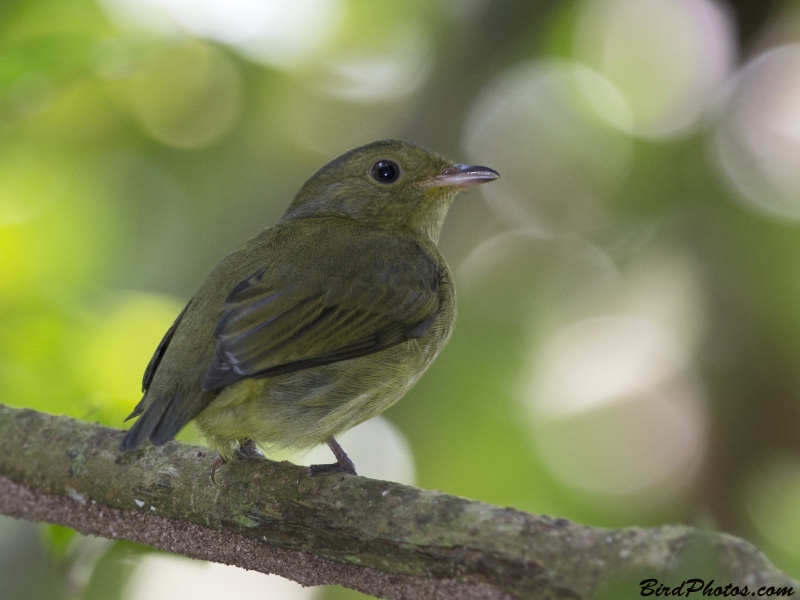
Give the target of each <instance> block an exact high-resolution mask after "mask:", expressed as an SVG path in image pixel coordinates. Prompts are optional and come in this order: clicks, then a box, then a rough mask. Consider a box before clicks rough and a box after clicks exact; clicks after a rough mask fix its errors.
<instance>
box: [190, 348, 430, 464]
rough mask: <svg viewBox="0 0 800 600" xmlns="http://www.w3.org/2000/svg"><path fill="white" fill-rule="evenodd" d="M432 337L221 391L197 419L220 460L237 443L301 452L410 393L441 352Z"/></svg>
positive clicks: (238, 384)
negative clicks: (245, 441) (217, 451)
mask: <svg viewBox="0 0 800 600" xmlns="http://www.w3.org/2000/svg"><path fill="white" fill-rule="evenodd" d="M436 337H437V336H430V337H429V336H427V335H426V336H424V337H423V338H421V339H419V340H410V341H408V342H404V343H403V344H399V345H397V346H394V347H392V348H388V349H386V350H384V351H382V352H377V353H375V354H370V355H367V356H363V357H359V358H355V359H351V360H346V361H341V362H337V363H332V364H330V365H324V366H320V367H314V368H311V369H304V370H301V371H296V372H294V373H288V374H285V375H279V376H276V377H266V378H263V379H247V380H243V381H240V382H238V383H236V384H234V385H231V386H229V387H227V388H225V389H224V390H223V391H222V392H221V393H220V395H219V396H218V397H217V398H216V399H215V400H214V401H213V402H212V403H211V404H210V405H209V406H208V407H207V408H206V409H205V410H204V411H203V412H202V413H201V414H200V415H199V416H198V417H197V425H198V428H199V429H200V431H201V432H202V433H203V434H204V435H205V436H206V438H208V440H209V442H210V443H211V445H212V446H214V447H216V448H217V449H219V450H220V452H221V453H222V454H223V455H225V454H227V453H228V449H229V448H231V445H232V444H233V443H235V442H236V441H237V440H241V439H245V438H250V439H253V440H255V441H256V442H258V443H260V444H263V445H265V446H267V447H275V448H295V449H303V448H309V447H312V446H315V445H317V444H321V443H323V442H324V441H325V440H326V439H327V438H328V437H330V436H335V435H338V434H340V433H342V432H344V431H346V430H347V429H349V428H351V427H354V426H355V425H358V424H359V423H361V422H363V421H365V420H367V419H369V418H371V417H373V416H375V415H377V414H379V413H381V412H383V411H384V410H386V409H387V408H389V407H390V406H391V405H392V404H394V403H395V402H397V400H399V399H400V398H401V397H402V396H403V394H405V393H406V392H407V391H408V390H409V388H411V386H413V385H414V384H415V383H416V382H417V380H418V379H419V378H420V376H421V375H422V374H423V372H424V371H425V370H426V369H427V367H428V365H430V363H431V362H432V361H433V359H434V358H435V357H436V355H437V354H438V352H439V350H440V349H441V347H442V346H443V345H444V344H443V342H444V340H441V339H438V340H437V339H436Z"/></svg>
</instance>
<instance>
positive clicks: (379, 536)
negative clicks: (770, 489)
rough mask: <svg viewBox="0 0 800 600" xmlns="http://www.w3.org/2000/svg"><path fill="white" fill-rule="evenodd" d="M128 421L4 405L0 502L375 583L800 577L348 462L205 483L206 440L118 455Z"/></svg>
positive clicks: (734, 544) (289, 573) (301, 578)
mask: <svg viewBox="0 0 800 600" xmlns="http://www.w3.org/2000/svg"><path fill="white" fill-rule="evenodd" d="M122 435H123V434H122V432H121V431H118V430H115V429H110V428H107V427H101V426H98V425H92V424H89V423H84V422H80V421H76V420H73V419H68V418H66V417H53V416H50V415H45V414H42V413H38V412H35V411H32V410H25V409H13V408H9V407H5V406H3V405H0V513H3V514H6V515H9V516H12V517H16V518H22V519H27V520H31V521H46V522H50V523H59V524H62V525H66V526H69V527H72V528H74V529H76V530H78V531H80V532H81V533H84V534H90V535H97V536H102V537H107V538H111V539H125V540H130V541H134V542H138V543H142V544H147V545H150V546H153V547H155V548H158V549H161V550H167V551H170V552H175V553H177V554H182V555H184V556H189V557H192V558H200V559H205V560H211V561H215V562H221V563H225V564H232V565H238V566H240V567H244V568H246V569H252V570H256V571H261V572H262V573H277V574H278V575H281V576H283V577H287V578H289V579H292V580H294V581H297V582H300V583H301V584H303V585H322V584H339V585H343V586H345V587H349V588H352V589H356V590H359V591H361V592H365V593H368V594H373V595H375V596H379V597H383V598H397V599H406V598H408V599H412V598H413V599H415V600H424V599H428V598H430V599H433V598H437V599H438V598H466V599H473V598H474V599H478V598H480V599H484V598H487V599H511V598H542V599H544V598H561V599H563V598H575V599H578V598H594V597H597V595H598V594H599V593H601V591H602V590H603V589H611V588H612V587H614V586H619V585H621V583H620V582H623V583H622V584H623V585H625V586H627V587H626V588H625V589H627V590H629V595H630V596H631V597H633V596H639V591H640V588H639V586H638V583H639V581H641V580H642V579H646V578H648V577H654V578H657V579H659V580H661V581H665V582H666V581H672V582H673V584H674V585H677V584H679V583H680V581H679V580H682V579H691V578H695V577H703V576H704V574H701V573H699V572H698V571H697V570H695V571H694V572H692V569H693V568H694V567H693V566H692V565H693V564H695V563H693V562H692V560H693V559H692V557H693V556H694V557H696V556H698V549H699V550H701V551H702V552H700V554H702V555H703V557H704V559H703V561H702V562H703V564H705V565H708V563H709V561H708V560H707V558H708V556H715V557H716V566H715V567H714V569H713V577H714V578H715V584H714V585H715V586H716V585H722V586H724V585H726V584H727V583H732V584H733V585H737V586H740V587H741V586H744V585H747V586H748V587H749V589H750V590H756V589H757V588H759V587H761V586H774V587H776V588H779V587H788V588H793V589H794V590H800V587H798V586H797V584H796V583H795V582H794V581H792V580H791V579H790V578H789V577H787V576H786V575H784V574H782V573H780V572H779V571H778V570H776V569H775V567H773V566H772V565H771V564H770V563H769V562H768V561H767V560H766V559H765V558H764V556H763V555H762V554H761V553H760V552H759V551H758V550H756V549H755V548H754V547H753V546H751V545H750V544H748V543H746V542H744V541H742V540H739V539H736V538H734V537H731V536H728V535H724V534H711V533H705V532H700V531H697V530H695V529H692V528H688V527H684V526H665V527H658V528H653V529H638V528H627V529H619V530H607V529H599V528H593V527H587V526H584V525H579V524H575V523H571V522H568V521H566V520H564V519H553V518H550V517H546V516H535V515H531V514H528V513H524V512H521V511H518V510H514V509H511V508H500V507H497V506H492V505H489V504H484V503H480V502H475V501H471V500H466V499H463V498H458V497H455V496H450V495H447V494H442V493H438V492H431V491H425V490H420V489H417V488H412V487H408V486H403V485H399V484H396V483H388V482H385V481H376V480H370V479H366V478H363V477H351V476H349V475H327V476H318V477H316V478H314V479H310V480H308V479H306V480H304V481H303V483H302V485H301V486H300V487H299V488H298V486H297V484H296V481H297V477H298V474H299V473H300V467H297V466H296V465H293V464H290V463H287V462H282V463H276V462H272V461H267V460H246V461H243V462H241V463H239V464H237V465H230V466H226V467H223V468H222V469H221V470H220V472H219V473H218V476H219V477H220V478H221V479H222V481H221V482H220V485H217V486H215V485H212V484H211V482H210V481H209V477H208V472H209V465H210V463H211V461H212V460H213V456H209V455H208V454H207V452H206V450H205V449H204V448H200V447H197V446H190V445H187V444H180V443H176V442H171V443H169V444H166V445H165V446H162V447H160V448H155V447H153V446H147V447H146V448H140V449H138V450H136V451H134V452H131V453H129V454H125V455H120V454H119V452H117V446H118V445H119V442H120V440H121V439H122ZM712 562H713V561H712ZM707 576H709V577H710V576H711V575H707ZM614 589H617V588H614ZM626 595H628V593H626ZM748 595H749V594H748Z"/></svg>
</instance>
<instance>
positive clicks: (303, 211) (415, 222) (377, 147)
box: [283, 140, 500, 241]
mask: <svg viewBox="0 0 800 600" xmlns="http://www.w3.org/2000/svg"><path fill="white" fill-rule="evenodd" d="M498 177H500V174H499V173H498V172H497V171H495V170H493V169H490V168H488V167H479V166H475V165H458V164H454V163H452V162H450V161H448V160H446V159H445V158H442V157H441V156H439V155H438V154H436V153H434V152H431V151H430V150H428V149H427V148H423V147H422V146H418V145H416V144H412V143H410V142H406V141H403V140H379V141H377V142H372V143H371V144H367V145H365V146H360V147H359V148H355V149H353V150H350V151H349V152H346V153H345V154H342V155H341V156H340V157H338V158H336V159H334V160H332V161H331V162H329V163H328V164H326V165H325V166H324V167H322V168H321V169H320V170H319V171H317V172H316V173H314V175H312V176H311V177H310V178H309V179H308V180H307V181H306V182H305V183H304V184H303V186H302V187H301V188H300V191H298V192H297V195H296V196H295V198H294V201H293V202H292V204H291V205H290V206H289V208H288V209H287V211H286V213H285V214H284V216H283V220H288V219H296V218H303V217H321V216H341V217H347V218H351V219H356V220H361V221H366V222H369V223H371V224H374V225H376V226H378V227H387V228H401V229H410V230H413V231H417V232H424V233H426V234H427V235H428V236H430V238H431V239H433V241H437V240H438V237H439V232H440V231H441V227H442V223H443V222H444V217H445V215H446V213H447V209H448V207H449V206H450V202H451V201H452V199H453V197H454V196H455V195H456V194H457V193H458V192H460V191H461V190H462V189H464V188H466V187H469V186H472V185H477V184H480V183H486V182H487V181H492V180H494V179H497V178H498Z"/></svg>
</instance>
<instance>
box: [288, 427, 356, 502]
mask: <svg viewBox="0 0 800 600" xmlns="http://www.w3.org/2000/svg"><path fill="white" fill-rule="evenodd" d="M327 443H328V446H329V447H330V449H331V450H332V451H333V455H334V456H335V457H336V462H335V463H332V464H330V465H311V466H310V467H306V468H305V469H303V470H302V471H301V472H300V475H298V477H297V489H298V490H299V489H300V484H301V483H302V481H303V480H304V479H306V478H309V479H310V478H311V477H316V476H317V475H320V474H324V473H347V474H348V475H358V473H356V465H355V464H354V463H353V461H352V460H350V457H349V456H347V453H346V452H345V451H344V450H342V447H341V446H340V445H339V443H338V442H337V441H336V440H335V439H334V438H332V437H329V438H328V440H327Z"/></svg>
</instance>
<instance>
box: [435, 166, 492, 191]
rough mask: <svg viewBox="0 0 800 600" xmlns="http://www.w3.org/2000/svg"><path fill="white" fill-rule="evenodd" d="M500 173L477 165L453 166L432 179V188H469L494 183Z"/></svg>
mask: <svg viewBox="0 0 800 600" xmlns="http://www.w3.org/2000/svg"><path fill="white" fill-rule="evenodd" d="M499 177H500V173H498V172H497V171H495V170H494V169H490V168H489V167H479V166H477V165H452V166H450V167H447V168H446V169H445V170H444V171H442V172H441V173H439V174H438V175H437V176H436V177H434V178H433V179H431V183H430V185H431V187H468V186H470V185H479V184H481V183H486V182H487V181H494V180H495V179H498V178H499Z"/></svg>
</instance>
